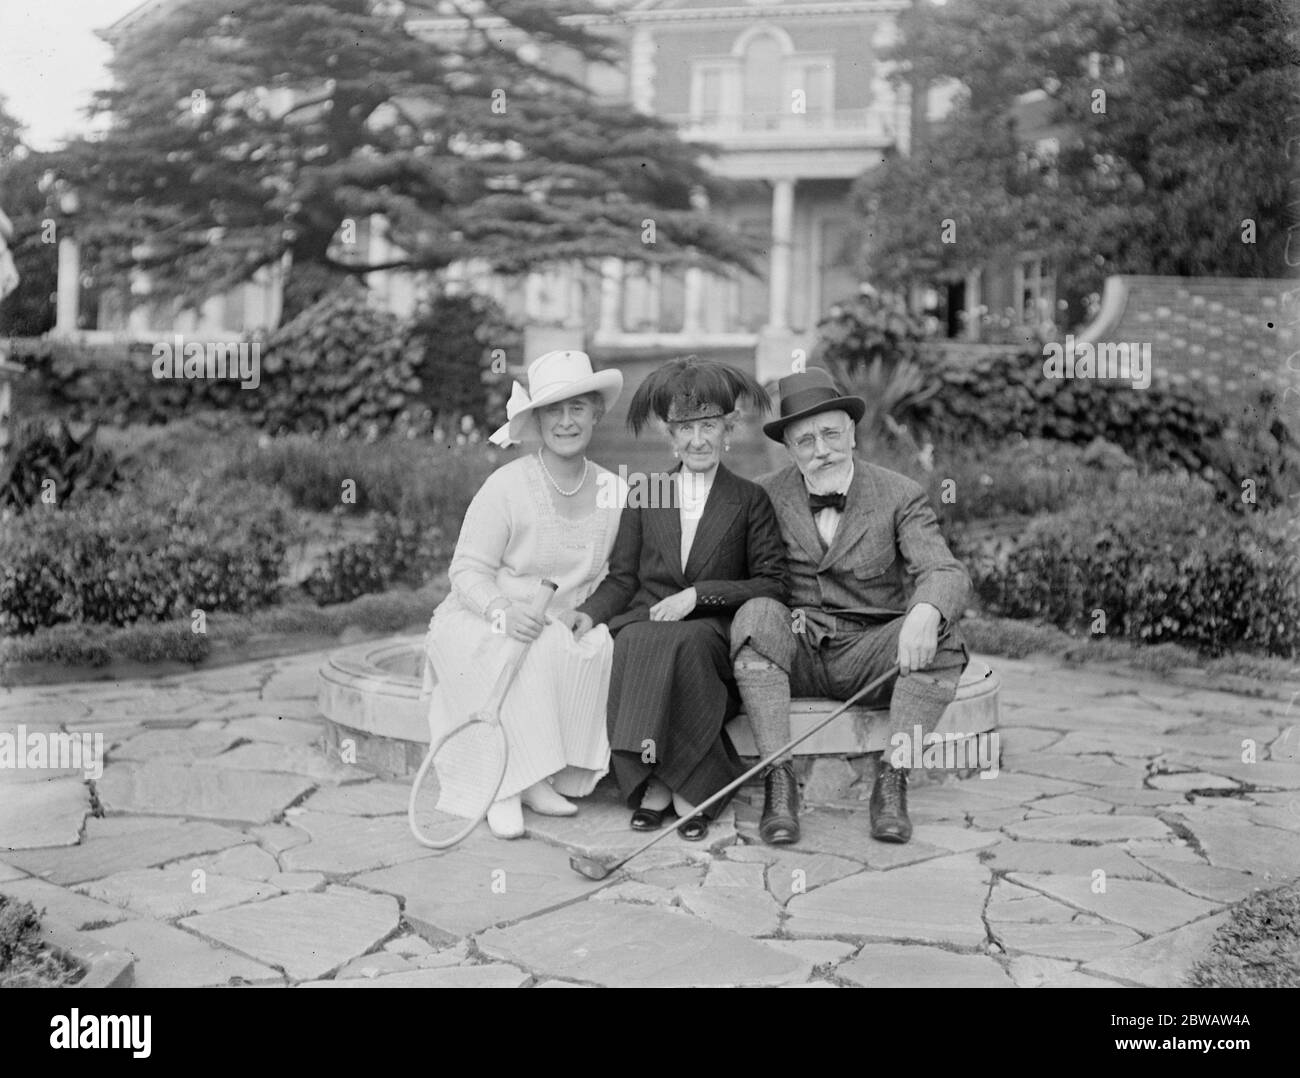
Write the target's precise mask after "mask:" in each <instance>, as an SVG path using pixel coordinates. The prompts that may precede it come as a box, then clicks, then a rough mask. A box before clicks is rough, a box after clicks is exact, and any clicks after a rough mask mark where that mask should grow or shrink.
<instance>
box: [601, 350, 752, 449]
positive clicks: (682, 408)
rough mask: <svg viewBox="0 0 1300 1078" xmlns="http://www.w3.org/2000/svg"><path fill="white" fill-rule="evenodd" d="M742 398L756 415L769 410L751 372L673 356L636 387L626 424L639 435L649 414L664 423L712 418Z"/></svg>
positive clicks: (724, 412) (729, 409) (703, 360)
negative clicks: (750, 404) (745, 398)
mask: <svg viewBox="0 0 1300 1078" xmlns="http://www.w3.org/2000/svg"><path fill="white" fill-rule="evenodd" d="M742 397H747V398H748V399H749V401H750V402H751V403H752V404H753V405H754V408H755V409H756V410H757V411H758V412H759V413H760V414H766V413H767V412H769V411H770V410H771V407H772V404H771V401H769V400H768V396H767V391H766V390H765V389H764V388H763V387H762V386H761V385H760V384H759V383H758V381H757V380H756V379H755V378H754V377H753V376H752V375H749V374H746V373H745V372H744V371H742V370H738V369H737V368H735V367H732V366H730V365H729V364H726V363H718V362H717V361H716V360H712V359H700V358H698V357H697V356H687V357H686V358H685V359H674V360H672V361H671V362H669V363H665V364H664V365H663V366H662V367H660V368H659V369H658V370H656V371H652V372H651V373H650V374H649V375H647V376H646V379H645V381H643V382H642V383H641V384H640V385H639V386H638V387H637V391H636V392H635V393H634V394H633V395H632V401H631V403H630V404H629V405H628V407H627V425H628V426H629V427H631V428H632V430H633V432H634V433H636V434H640V433H641V428H642V427H644V426H645V425H646V424H647V423H648V422H649V421H650V416H651V415H656V416H658V417H659V418H660V419H662V420H663V421H664V422H665V423H684V422H688V421H689V420H692V419H712V418H714V417H718V416H724V415H727V414H728V413H729V412H732V411H734V410H735V407H736V402H737V401H738V400H740V398H742Z"/></svg>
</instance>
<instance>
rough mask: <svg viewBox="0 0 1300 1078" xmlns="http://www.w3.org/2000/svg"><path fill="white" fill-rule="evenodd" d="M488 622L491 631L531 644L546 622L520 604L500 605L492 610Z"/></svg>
mask: <svg viewBox="0 0 1300 1078" xmlns="http://www.w3.org/2000/svg"><path fill="white" fill-rule="evenodd" d="M489 620H490V621H491V622H492V631H493V632H497V633H504V634H505V635H506V636H508V637H510V638H511V639H512V640H522V641H523V642H524V643H525V644H531V643H532V642H533V641H534V640H536V639H537V638H538V637H539V636H540V635H541V633H542V630H543V629H544V628H546V622H545V621H543V620H542V618H541V617H539V616H538V615H536V614H534V613H533V612H532V611H531V610H529V609H528V607H526V606H523V605H522V604H520V603H509V604H506V603H501V604H499V605H497V606H496V607H494V608H493V610H492V611H491V615H490V617H489Z"/></svg>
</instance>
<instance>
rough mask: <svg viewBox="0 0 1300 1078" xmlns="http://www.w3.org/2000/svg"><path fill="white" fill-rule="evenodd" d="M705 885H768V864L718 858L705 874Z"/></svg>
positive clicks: (762, 886)
mask: <svg viewBox="0 0 1300 1078" xmlns="http://www.w3.org/2000/svg"><path fill="white" fill-rule="evenodd" d="M703 886H705V887H757V888H759V889H762V888H764V887H766V886H767V864H766V862H764V861H742V860H731V859H730V858H728V859H727V860H717V861H714V862H712V863H711V864H710V865H709V867H708V869H707V871H706V873H705V876H704V884H703Z"/></svg>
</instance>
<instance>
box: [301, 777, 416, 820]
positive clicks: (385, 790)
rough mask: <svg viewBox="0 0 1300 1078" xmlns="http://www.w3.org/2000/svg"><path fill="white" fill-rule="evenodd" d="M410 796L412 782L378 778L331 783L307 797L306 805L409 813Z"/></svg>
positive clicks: (358, 812) (360, 812)
mask: <svg viewBox="0 0 1300 1078" xmlns="http://www.w3.org/2000/svg"><path fill="white" fill-rule="evenodd" d="M410 795H411V787H410V785H409V784H405V783H400V782H384V781H382V780H380V779H374V780H372V781H370V782H361V783H354V784H352V785H349V786H327V787H325V788H324V789H321V790H317V791H316V792H315V793H314V794H312V795H311V796H310V797H309V798H307V800H306V801H304V802H303V806H302V807H303V808H305V809H306V810H307V811H308V812H333V813H341V814H342V815H345V816H405V815H406V806H407V802H408V800H409V798H410ZM418 818H419V817H418V809H417V820H418Z"/></svg>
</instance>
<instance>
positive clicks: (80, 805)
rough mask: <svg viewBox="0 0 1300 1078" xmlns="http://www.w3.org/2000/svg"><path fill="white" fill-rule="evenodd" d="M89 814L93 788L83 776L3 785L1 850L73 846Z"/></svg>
mask: <svg viewBox="0 0 1300 1078" xmlns="http://www.w3.org/2000/svg"><path fill="white" fill-rule="evenodd" d="M89 814H90V789H89V787H88V786H87V785H86V784H85V782H83V781H82V780H81V778H79V777H77V778H56V779H50V780H49V781H47V782H36V783H22V784H19V785H0V850H32V849H39V848H41V847H43V846H73V845H75V844H76V842H77V839H78V838H79V837H80V835H81V823H82V821H83V820H84V819H85V818H86V817H87V816H88V815H89Z"/></svg>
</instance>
